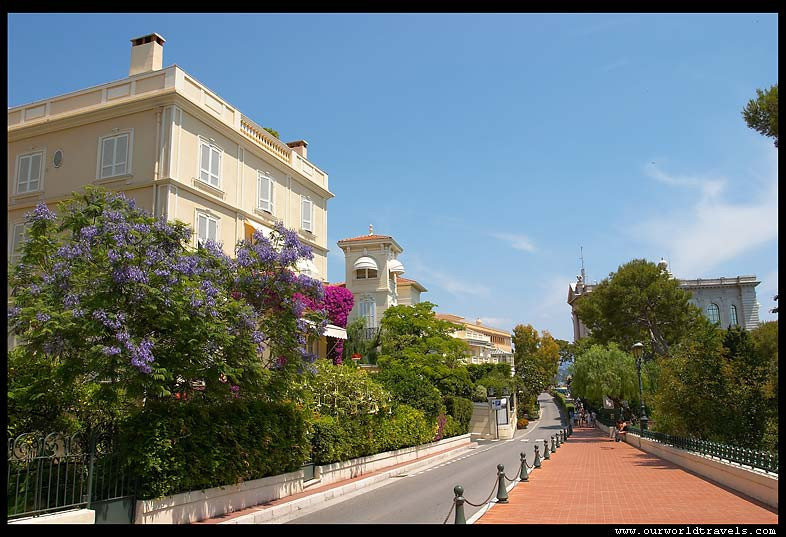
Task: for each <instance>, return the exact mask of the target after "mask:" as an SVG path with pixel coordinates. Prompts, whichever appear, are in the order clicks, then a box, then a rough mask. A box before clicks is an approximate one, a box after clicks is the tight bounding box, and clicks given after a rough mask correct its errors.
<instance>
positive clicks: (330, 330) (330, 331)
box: [324, 324, 347, 339]
mask: <svg viewBox="0 0 786 537" xmlns="http://www.w3.org/2000/svg"><path fill="white" fill-rule="evenodd" d="M324 335H325V336H329V337H334V338H338V339H347V329H346V328H341V327H340V326H336V325H333V324H329V325H327V326H326V327H325V334H324Z"/></svg>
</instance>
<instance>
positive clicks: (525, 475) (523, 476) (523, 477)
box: [519, 453, 529, 481]
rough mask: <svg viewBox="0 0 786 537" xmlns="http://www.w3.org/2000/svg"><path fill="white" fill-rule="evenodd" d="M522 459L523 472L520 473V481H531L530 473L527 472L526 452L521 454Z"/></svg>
mask: <svg viewBox="0 0 786 537" xmlns="http://www.w3.org/2000/svg"><path fill="white" fill-rule="evenodd" d="M519 458H520V459H521V472H520V473H519V481H529V473H528V472H527V456H526V455H524V453H520V454H519Z"/></svg>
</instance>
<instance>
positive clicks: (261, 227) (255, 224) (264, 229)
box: [245, 218, 273, 235]
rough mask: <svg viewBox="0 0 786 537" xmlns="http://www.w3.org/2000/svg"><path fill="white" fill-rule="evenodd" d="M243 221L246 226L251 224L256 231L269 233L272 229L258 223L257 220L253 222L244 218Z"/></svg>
mask: <svg viewBox="0 0 786 537" xmlns="http://www.w3.org/2000/svg"><path fill="white" fill-rule="evenodd" d="M245 223H246V225H247V226H251V227H252V228H254V229H256V230H257V231H261V232H262V233H264V234H265V235H270V232H271V231H273V230H272V229H270V228H269V227H267V226H266V225H264V224H260V223H258V222H254V221H253V220H251V219H250V218H246V221H245Z"/></svg>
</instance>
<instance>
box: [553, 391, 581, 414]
mask: <svg viewBox="0 0 786 537" xmlns="http://www.w3.org/2000/svg"><path fill="white" fill-rule="evenodd" d="M549 393H550V394H551V395H553V396H554V399H555V400H556V401H557V405H558V406H559V407H560V408H561V409H562V412H563V413H564V417H565V419H566V420H567V419H570V413H571V411H574V412H575V410H576V406H575V405H574V404H573V403H568V401H567V397H565V396H564V395H562V394H561V393H559V392H558V391H550V392H549Z"/></svg>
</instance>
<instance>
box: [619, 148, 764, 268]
mask: <svg viewBox="0 0 786 537" xmlns="http://www.w3.org/2000/svg"><path fill="white" fill-rule="evenodd" d="M647 174H648V175H650V176H651V177H653V178H654V179H656V180H658V181H659V182H661V183H664V184H668V185H672V186H678V187H691V188H698V189H699V190H700V191H701V194H700V195H699V198H698V199H697V201H696V202H695V203H694V204H693V207H692V209H690V210H682V211H680V212H678V211H671V212H669V213H666V214H663V215H661V216H658V217H655V218H651V219H648V220H645V221H644V222H642V223H640V224H635V225H633V226H632V227H631V229H632V232H633V233H634V236H636V237H637V238H642V239H645V240H647V241H650V242H652V243H653V244H655V245H657V246H659V247H661V248H662V249H663V250H661V251H664V250H665V251H666V252H667V258H668V259H670V261H671V267H670V269H671V271H672V272H673V273H674V274H676V275H678V276H679V277H682V278H696V277H704V276H707V275H708V271H710V270H711V269H713V268H714V267H716V266H718V265H719V264H721V263H723V262H724V261H727V260H729V259H733V258H735V257H737V256H739V255H741V254H743V253H744V252H746V251H749V250H751V249H753V248H756V247H758V246H760V245H762V244H764V243H767V242H769V241H772V240H774V239H777V237H778V172H777V162H773V169H772V170H771V172H770V173H769V175H768V177H767V178H766V184H765V185H764V187H763V188H761V187H760V188H758V190H755V191H753V192H752V197H751V200H750V201H747V202H740V203H735V202H733V201H728V200H726V199H724V196H723V193H724V187H725V184H726V181H725V180H723V179H707V178H703V177H701V176H688V175H670V174H667V173H665V172H662V171H660V170H658V169H657V168H651V169H650V170H649V171H648V172H647ZM748 187H749V190H753V189H754V187H755V184H754V183H750V184H749V185H748Z"/></svg>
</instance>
